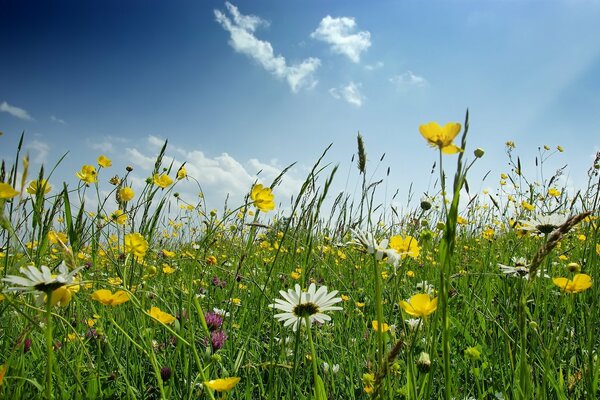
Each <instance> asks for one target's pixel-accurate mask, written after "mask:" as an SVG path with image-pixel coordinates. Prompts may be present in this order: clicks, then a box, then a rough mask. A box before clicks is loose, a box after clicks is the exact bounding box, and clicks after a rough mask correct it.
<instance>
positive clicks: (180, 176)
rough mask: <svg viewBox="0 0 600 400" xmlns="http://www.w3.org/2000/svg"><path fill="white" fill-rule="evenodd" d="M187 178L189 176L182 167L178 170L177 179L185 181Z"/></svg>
mask: <svg viewBox="0 0 600 400" xmlns="http://www.w3.org/2000/svg"><path fill="white" fill-rule="evenodd" d="M186 176H187V170H186V169H185V167H184V166H183V165H182V166H181V167H179V170H177V179H184V178H185V177H186Z"/></svg>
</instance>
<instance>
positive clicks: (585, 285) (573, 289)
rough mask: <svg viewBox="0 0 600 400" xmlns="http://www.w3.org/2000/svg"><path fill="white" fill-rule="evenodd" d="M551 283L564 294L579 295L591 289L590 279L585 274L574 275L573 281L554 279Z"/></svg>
mask: <svg viewBox="0 0 600 400" xmlns="http://www.w3.org/2000/svg"><path fill="white" fill-rule="evenodd" d="M552 282H554V284H555V285H556V286H558V287H559V288H560V289H561V290H562V291H563V292H566V293H579V292H583V291H584V290H587V289H589V288H591V287H592V277H591V276H589V275H587V274H575V276H574V277H573V280H570V279H568V278H554V279H552Z"/></svg>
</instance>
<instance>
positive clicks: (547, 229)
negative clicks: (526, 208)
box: [519, 214, 567, 234]
mask: <svg viewBox="0 0 600 400" xmlns="http://www.w3.org/2000/svg"><path fill="white" fill-rule="evenodd" d="M566 220H567V218H565V217H564V216H562V215H558V214H550V215H539V216H537V217H536V218H531V219H527V220H521V221H519V222H520V223H521V224H522V226H521V229H523V230H526V231H531V232H539V233H543V234H548V233H551V232H552V231H553V230H555V229H556V228H558V227H559V226H561V225H562V224H564V223H565V222H566Z"/></svg>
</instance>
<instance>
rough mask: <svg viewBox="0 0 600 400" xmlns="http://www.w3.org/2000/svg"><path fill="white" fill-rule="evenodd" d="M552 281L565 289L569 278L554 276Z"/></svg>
mask: <svg viewBox="0 0 600 400" xmlns="http://www.w3.org/2000/svg"><path fill="white" fill-rule="evenodd" d="M552 282H554V284H555V285H556V286H558V287H559V288H561V289H563V290H564V289H565V288H566V287H567V284H568V283H569V280H568V279H567V278H554V279H552Z"/></svg>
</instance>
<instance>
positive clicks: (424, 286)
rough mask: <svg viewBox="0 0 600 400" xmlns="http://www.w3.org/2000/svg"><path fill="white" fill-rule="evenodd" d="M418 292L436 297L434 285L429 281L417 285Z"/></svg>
mask: <svg viewBox="0 0 600 400" xmlns="http://www.w3.org/2000/svg"><path fill="white" fill-rule="evenodd" d="M417 290H418V291H420V292H423V293H427V294H428V295H430V296H433V295H435V289H434V288H433V285H432V284H430V283H429V282H427V281H421V282H419V283H417Z"/></svg>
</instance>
